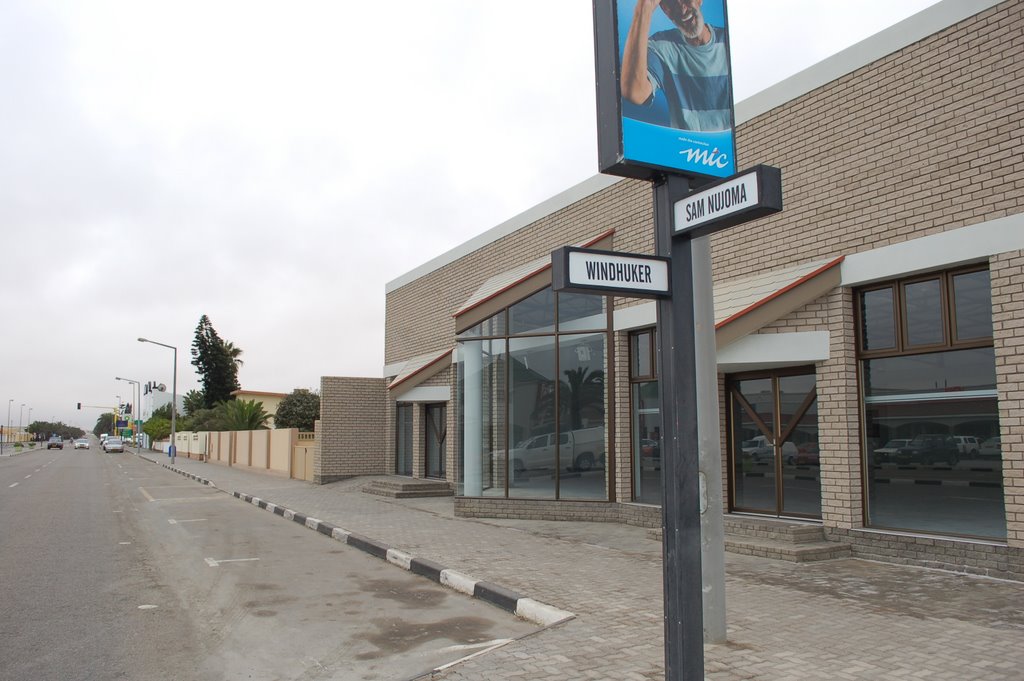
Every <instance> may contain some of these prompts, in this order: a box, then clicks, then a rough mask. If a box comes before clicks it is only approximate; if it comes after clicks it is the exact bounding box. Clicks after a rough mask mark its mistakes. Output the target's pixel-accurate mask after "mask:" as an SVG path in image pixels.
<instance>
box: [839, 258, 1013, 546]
mask: <svg viewBox="0 0 1024 681" xmlns="http://www.w3.org/2000/svg"><path fill="white" fill-rule="evenodd" d="M858 310H859V313H860V314H859V323H860V329H859V334H858V337H859V340H860V343H859V352H860V356H861V364H860V368H861V389H862V399H863V414H864V442H865V448H864V449H865V452H864V456H865V470H866V471H867V491H868V498H867V504H866V507H867V509H866V511H867V521H868V524H869V525H871V526H873V527H880V528H888V529H900V530H914V531H921V532H931V533H938V534H951V535H964V536H974V537H985V538H996V539H1003V538H1005V537H1006V519H1005V511H1004V503H1003V488H1002V452H1001V450H1000V439H999V409H998V404H997V399H996V372H995V352H994V349H993V347H992V311H991V300H990V293H989V275H988V270H984V269H974V270H966V271H959V272H951V273H939V274H934V275H930V276H927V277H920V278H915V279H914V280H910V281H902V282H892V283H888V284H885V285H882V286H879V287H875V288H873V289H871V290H866V291H861V292H860V293H859V295H858Z"/></svg>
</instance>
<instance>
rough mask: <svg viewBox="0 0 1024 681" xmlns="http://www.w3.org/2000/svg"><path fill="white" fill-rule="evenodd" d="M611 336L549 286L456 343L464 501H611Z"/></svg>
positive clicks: (586, 306)
mask: <svg viewBox="0 0 1024 681" xmlns="http://www.w3.org/2000/svg"><path fill="white" fill-rule="evenodd" d="M607 327H608V321H607V312H606V308H605V302H604V298H603V297H601V296H590V295H581V294H555V293H554V292H553V291H552V290H551V288H550V287H548V288H545V289H543V290H541V291H539V292H538V293H536V294H534V295H532V296H530V297H528V298H526V299H524V300H522V301H520V302H518V303H516V304H514V305H511V306H509V307H508V308H506V309H505V310H502V311H501V312H499V313H498V314H497V315H495V316H494V317H491V318H490V319H488V320H486V321H484V322H482V323H481V324H479V325H477V326H475V327H473V328H471V329H469V330H467V331H465V332H464V333H462V334H460V335H459V344H458V358H457V362H458V366H457V372H458V397H457V399H458V404H459V417H458V420H459V435H460V437H459V457H458V458H459V461H460V462H461V464H462V465H461V466H460V471H459V482H460V484H459V490H458V492H459V494H460V495H463V496H506V495H507V496H508V497H509V498H524V499H531V498H532V499H597V500H605V499H607V498H608V491H607V490H608V481H607V475H606V468H607V466H606V463H607V445H606V443H607V437H608V435H607V430H606V414H607V411H608V409H607V402H608V396H607V386H606V383H605V373H606V367H607V364H608V358H607V347H608V338H607V336H608V334H607ZM506 329H507V332H506ZM485 336H493V337H491V338H485Z"/></svg>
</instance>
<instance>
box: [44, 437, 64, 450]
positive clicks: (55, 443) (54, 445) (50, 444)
mask: <svg viewBox="0 0 1024 681" xmlns="http://www.w3.org/2000/svg"><path fill="white" fill-rule="evenodd" d="M46 448H47V449H64V439H63V438H62V437H61V436H60V435H54V436H53V437H51V438H50V439H49V440H48V441H47V443H46Z"/></svg>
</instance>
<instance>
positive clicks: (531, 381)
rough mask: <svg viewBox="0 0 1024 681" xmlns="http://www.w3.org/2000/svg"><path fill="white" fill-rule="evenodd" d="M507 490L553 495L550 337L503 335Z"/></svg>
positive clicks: (554, 451)
mask: <svg viewBox="0 0 1024 681" xmlns="http://www.w3.org/2000/svg"><path fill="white" fill-rule="evenodd" d="M509 362H510V367H509V368H510V376H509V379H510V382H511V385H510V386H509V387H510V390H509V396H508V439H509V445H510V447H509V483H508V487H509V496H510V497H515V498H526V497H533V498H543V499H554V498H555V474H556V470H557V466H558V461H557V457H558V447H557V441H556V439H555V438H554V437H552V434H553V433H554V431H555V415H556V412H557V409H558V401H557V400H558V395H557V393H556V390H557V388H556V386H557V382H558V377H557V376H556V375H555V370H556V367H555V364H556V363H555V337H554V336H548V337H541V338H513V339H512V340H510V341H509Z"/></svg>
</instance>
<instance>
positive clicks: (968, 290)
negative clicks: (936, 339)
mask: <svg viewBox="0 0 1024 681" xmlns="http://www.w3.org/2000/svg"><path fill="white" fill-rule="evenodd" d="M953 301H954V305H955V307H954V309H955V311H956V339H957V340H958V341H966V340H977V339H980V338H991V337H992V288H991V282H990V281H989V272H988V270H981V271H979V272H966V273H964V274H956V275H953Z"/></svg>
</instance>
